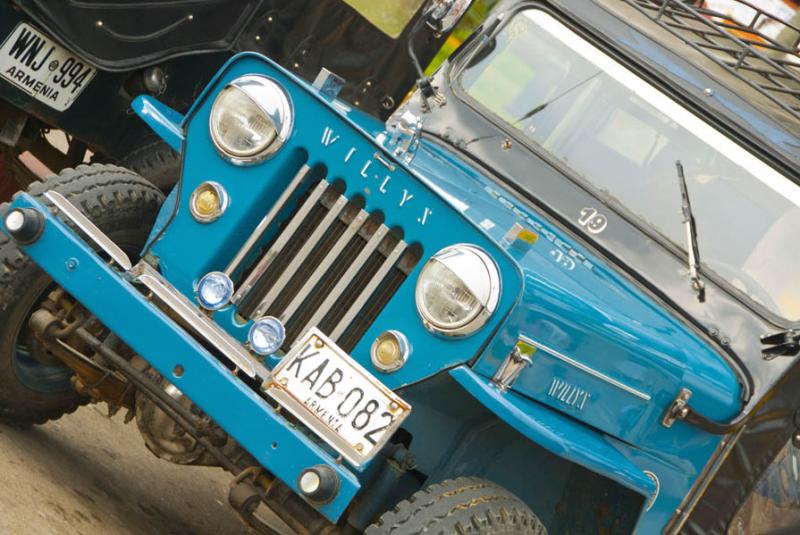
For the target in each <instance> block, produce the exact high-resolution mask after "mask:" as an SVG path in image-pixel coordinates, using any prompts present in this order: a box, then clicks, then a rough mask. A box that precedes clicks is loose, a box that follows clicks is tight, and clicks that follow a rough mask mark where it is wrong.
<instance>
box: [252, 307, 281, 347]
mask: <svg viewBox="0 0 800 535" xmlns="http://www.w3.org/2000/svg"><path fill="white" fill-rule="evenodd" d="M247 340H248V341H249V342H250V348H251V349H252V350H253V351H255V352H256V353H258V354H259V355H271V354H273V353H275V352H276V351H277V350H279V349H280V348H281V346H282V345H283V341H284V340H286V328H285V327H284V326H283V323H281V320H279V319H278V318H273V317H272V316H264V317H263V318H259V319H257V320H256V321H255V322H254V323H253V325H252V326H251V327H250V332H249V333H248V335H247Z"/></svg>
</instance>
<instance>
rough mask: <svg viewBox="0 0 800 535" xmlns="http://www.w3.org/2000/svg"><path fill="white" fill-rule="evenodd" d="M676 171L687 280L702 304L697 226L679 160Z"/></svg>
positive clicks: (703, 287)
mask: <svg viewBox="0 0 800 535" xmlns="http://www.w3.org/2000/svg"><path fill="white" fill-rule="evenodd" d="M675 167H677V169H678V182H679V183H680V186H681V199H682V202H681V211H682V212H683V224H684V225H685V226H686V242H687V244H688V249H689V280H690V281H691V283H692V288H693V289H694V291H695V292H697V300H698V301H700V302H701V303H704V302H705V300H706V285H705V283H704V282H703V281H702V279H701V278H700V247H699V246H698V245H697V225H696V223H695V221H694V214H693V213H692V203H691V202H690V201H689V187H688V186H687V185H686V175H684V174H683V164H682V163H681V161H680V160H678V161H677V162H675Z"/></svg>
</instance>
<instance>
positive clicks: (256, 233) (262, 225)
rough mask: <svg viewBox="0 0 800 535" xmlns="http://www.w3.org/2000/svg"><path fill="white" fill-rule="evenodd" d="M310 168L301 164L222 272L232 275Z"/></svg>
mask: <svg viewBox="0 0 800 535" xmlns="http://www.w3.org/2000/svg"><path fill="white" fill-rule="evenodd" d="M310 170H311V168H310V167H309V166H308V165H305V164H303V167H301V168H300V170H299V171H298V172H297V174H296V175H295V176H294V178H292V180H291V182H289V185H288V186H286V189H284V190H283V193H281V195H280V197H278V200H277V201H275V204H273V205H272V208H270V210H269V212H267V215H265V216H264V218H263V219H262V220H261V221H260V222H259V223H258V225H257V226H256V228H255V230H253V233H252V234H250V237H249V238H247V241H246V242H244V245H242V247H241V248H240V249H239V251H238V252H237V253H236V256H234V257H233V260H231V261H230V263H229V264H228V267H226V268H225V271H224V273H225V274H226V275H227V276H229V277H233V272H234V271H236V268H238V267H239V264H241V263H242V261H244V257H245V256H247V253H249V252H250V250H251V249H252V248H253V246H254V245H255V244H256V242H258V241H259V240H260V239H261V238H262V237H263V236H264V232H266V230H267V227H269V225H270V223H272V220H273V219H275V216H276V215H278V212H279V211H280V210H281V208H283V205H284V204H286V201H287V200H289V197H291V195H292V193H294V191H295V190H296V189H297V187H298V186H299V185H300V183H301V182H302V181H303V179H304V178H305V177H306V175H307V174H308V172H309V171H310Z"/></svg>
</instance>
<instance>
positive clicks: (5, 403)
mask: <svg viewBox="0 0 800 535" xmlns="http://www.w3.org/2000/svg"><path fill="white" fill-rule="evenodd" d="M48 190H55V191H58V192H59V193H61V194H62V195H64V196H65V197H66V198H67V199H69V200H70V202H72V203H73V204H74V205H75V206H77V207H78V208H80V209H81V210H82V211H83V212H84V213H85V214H86V215H87V216H89V218H90V219H91V220H92V221H93V222H94V223H95V224H96V225H97V226H98V227H99V228H100V229H101V230H102V231H103V232H105V233H106V234H107V235H108V236H110V237H111V239H112V240H114V242H115V243H117V244H118V245H120V246H121V247H122V248H123V250H125V251H126V252H127V253H128V254H133V255H136V254H138V253H139V251H140V250H141V247H142V246H143V245H144V243H145V240H146V239H147V236H148V232H149V228H150V225H151V224H152V222H153V221H154V219H155V217H156V214H157V212H158V208H159V206H160V205H161V202H162V200H163V196H162V194H161V192H160V191H159V190H158V189H157V188H156V187H154V186H153V185H152V184H150V183H149V182H147V181H146V180H144V179H143V178H141V177H140V176H138V175H136V174H135V173H132V172H131V171H128V170H127V169H123V168H121V167H116V166H113V165H99V164H95V165H82V166H79V167H77V168H76V169H66V170H64V171H62V172H61V173H60V174H59V175H57V176H54V177H52V178H50V179H48V180H47V181H46V182H44V183H41V182H39V183H35V184H33V185H32V186H31V188H30V190H29V193H30V194H31V195H33V196H34V197H36V198H37V199H38V200H39V201H40V202H43V203H45V204H47V202H46V200H45V199H44V197H43V194H44V192H45V191H48ZM3 211H4V210H3ZM54 287H55V283H54V282H53V280H52V279H50V277H49V276H48V275H47V274H46V273H45V272H44V271H42V269H41V268H39V267H38V266H37V265H36V264H34V263H33V262H32V261H31V259H30V258H28V257H27V256H25V255H24V254H23V253H22V252H21V251H20V250H19V249H18V248H17V246H16V245H15V244H14V242H13V241H11V240H10V239H9V238H8V237H7V236H5V235H4V234H0V421H2V422H4V423H8V424H11V425H16V426H26V425H30V424H42V423H44V422H46V421H48V420H54V419H57V418H59V417H61V416H62V415H63V414H66V413H69V412H72V411H74V410H75V409H76V408H77V407H78V406H79V405H80V404H82V403H83V402H84V401H85V398H82V397H81V396H79V395H78V393H77V392H76V391H75V390H74V389H73V388H72V385H71V382H70V378H71V376H72V375H73V373H72V370H70V369H69V368H67V367H66V366H64V365H63V364H61V363H60V361H58V359H56V358H55V357H53V356H52V355H49V354H48V353H47V352H46V350H45V349H44V348H43V346H42V345H41V343H39V342H38V340H37V339H36V338H35V337H34V336H33V334H32V333H31V331H30V329H29V328H28V320H29V318H30V316H31V314H32V313H33V312H34V311H35V310H36V309H37V308H38V307H39V305H40V303H41V302H42V301H43V300H44V299H45V297H46V296H47V294H48V293H49V292H50V291H52V289H53V288H54Z"/></svg>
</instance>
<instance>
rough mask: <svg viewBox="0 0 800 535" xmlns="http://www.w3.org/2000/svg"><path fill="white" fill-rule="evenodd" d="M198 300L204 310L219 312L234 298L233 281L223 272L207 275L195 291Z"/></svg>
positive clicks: (213, 272)
mask: <svg viewBox="0 0 800 535" xmlns="http://www.w3.org/2000/svg"><path fill="white" fill-rule="evenodd" d="M195 293H196V295H197V300H198V301H200V304H201V305H202V306H203V308H206V309H208V310H219V309H220V308H223V307H224V306H225V305H227V304H228V302H229V301H230V300H231V296H233V281H232V280H231V278H230V277H228V276H227V275H226V274H224V273H222V272H221V271H212V272H211V273H206V274H205V275H203V278H202V279H200V282H198V283H197V289H196V290H195Z"/></svg>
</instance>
